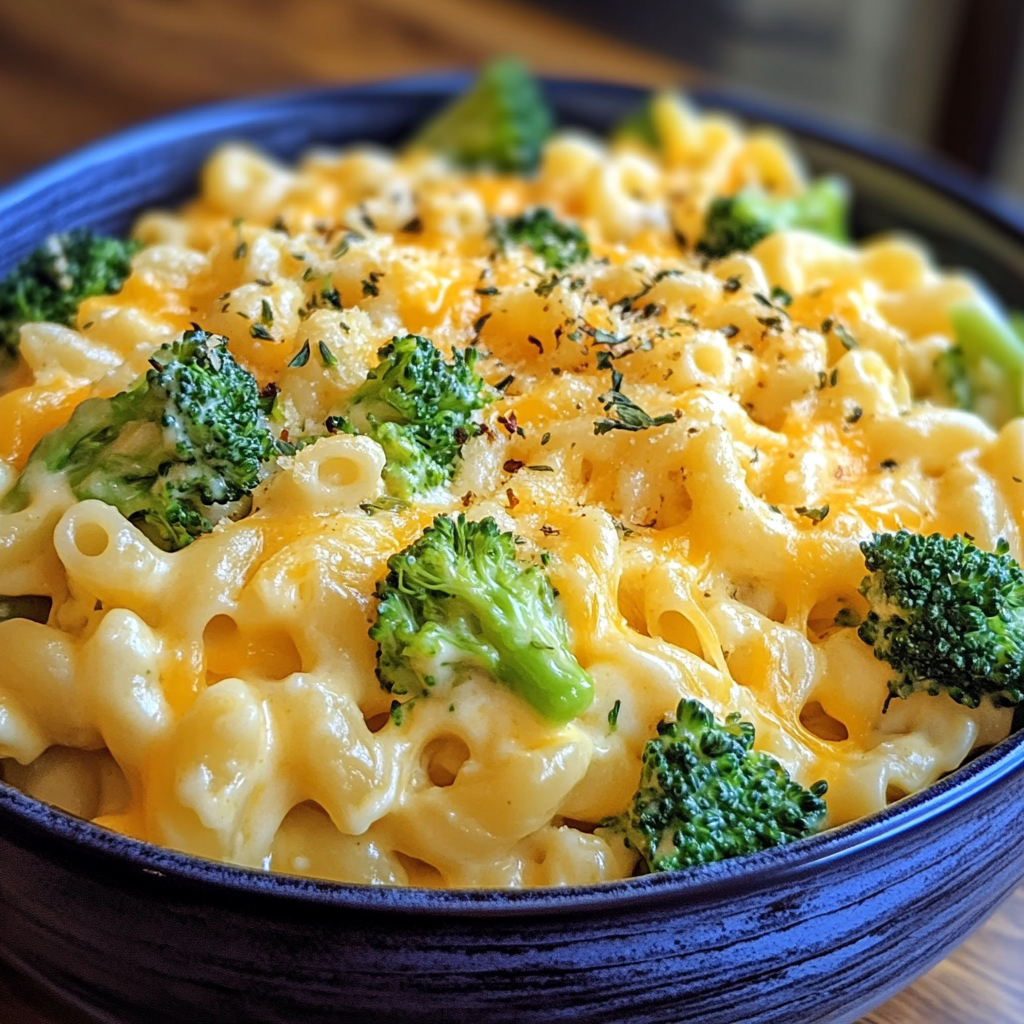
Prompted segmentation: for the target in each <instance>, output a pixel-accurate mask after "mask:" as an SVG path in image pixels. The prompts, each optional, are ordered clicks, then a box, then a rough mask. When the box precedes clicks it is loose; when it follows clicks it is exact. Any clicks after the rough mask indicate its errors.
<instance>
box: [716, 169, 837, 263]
mask: <svg viewBox="0 0 1024 1024" xmlns="http://www.w3.org/2000/svg"><path fill="white" fill-rule="evenodd" d="M848 204H849V190H848V189H847V187H846V183H845V182H844V181H843V180H842V179H840V178H819V179H818V180H817V181H816V182H814V183H813V184H812V185H811V186H810V187H809V188H808V189H807V191H806V192H804V193H803V194H802V195H799V196H793V197H790V198H778V197H775V196H769V195H766V194H765V193H763V192H759V191H755V190H752V189H750V190H745V191H743V192H737V193H736V195H733V196H720V197H719V198H718V199H715V200H714V201H713V202H712V203H711V206H710V208H709V210H708V215H707V220H706V221H705V224H704V235H703V237H702V238H701V239H700V241H699V242H698V243H697V251H698V252H700V253H702V254H703V255H705V256H709V257H711V258H712V259H718V258H720V257H722V256H728V255H729V254H730V253H733V252H737V251H740V252H746V251H747V250H748V249H752V248H753V247H754V246H755V245H757V243H758V242H760V241H761V240H762V239H763V238H767V237H768V236H769V235H772V234H774V233H775V232H776V231H782V230H785V229H787V228H802V229H804V230H805V231H814V232H816V233H817V234H819V235H824V236H825V237H826V238H831V239H833V240H834V241H836V242H846V241H848V239H849V235H848V231H847V227H846V222H847V207H848Z"/></svg>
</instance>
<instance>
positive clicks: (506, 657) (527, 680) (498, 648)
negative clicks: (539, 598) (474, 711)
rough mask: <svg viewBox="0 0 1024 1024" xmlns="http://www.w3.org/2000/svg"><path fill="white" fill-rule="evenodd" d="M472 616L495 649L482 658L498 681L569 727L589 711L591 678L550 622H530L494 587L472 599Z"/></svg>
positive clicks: (481, 652) (544, 714) (481, 650)
mask: <svg viewBox="0 0 1024 1024" xmlns="http://www.w3.org/2000/svg"><path fill="white" fill-rule="evenodd" d="M473 611H474V612H475V614H476V616H477V618H478V619H479V620H480V625H481V628H482V632H483V635H484V636H485V637H486V638H487V645H489V646H490V647H491V648H492V651H490V652H489V651H487V650H486V648H485V647H480V648H478V654H479V656H480V657H481V659H482V660H484V661H485V662H486V664H487V668H488V671H489V672H490V673H491V675H493V676H494V678H495V679H497V680H498V681H499V682H501V683H504V684H505V685H506V686H507V687H508V688H509V689H510V690H511V691H512V692H513V693H515V694H517V695H518V696H519V697H521V698H522V699H523V700H525V701H526V703H527V704H529V705H530V706H531V707H532V708H533V709H534V710H535V711H536V712H537V713H538V714H539V715H541V716H542V717H543V718H546V719H548V720H549V721H552V722H558V723H560V724H562V723H565V722H570V721H572V719H574V718H576V717H577V716H578V715H580V714H582V713H583V712H584V711H586V709H587V708H588V707H590V704H591V702H592V701H593V699H594V684H593V682H591V679H590V676H589V675H587V673H586V672H584V670H583V669H582V668H581V667H580V664H579V662H578V661H576V659H575V658H574V657H573V656H572V654H570V653H569V651H568V650H567V649H566V647H565V640H564V637H559V636H558V635H557V634H556V632H555V630H553V629H551V628H550V626H549V625H548V624H547V623H545V622H541V621H539V620H538V619H537V618H530V619H529V620H528V619H527V617H526V615H524V612H525V611H527V609H526V608H524V607H523V606H521V605H520V604H519V603H518V602H516V601H515V600H513V599H512V598H511V595H508V594H505V593H498V594H496V593H495V592H494V591H493V590H491V589H490V588H487V589H486V591H485V590H484V588H480V590H479V591H478V593H477V594H476V595H475V596H474V599H473Z"/></svg>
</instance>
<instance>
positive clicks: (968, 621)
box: [857, 530, 1024, 708]
mask: <svg viewBox="0 0 1024 1024" xmlns="http://www.w3.org/2000/svg"><path fill="white" fill-rule="evenodd" d="M860 547H861V551H863V552H864V562H865V564H866V566H867V568H868V571H869V572H870V574H871V575H869V576H866V577H865V578H864V581H863V582H862V583H861V585H860V592H861V593H862V594H863V595H864V596H865V597H866V598H867V599H868V604H869V607H870V610H869V612H868V614H867V616H866V618H865V619H864V621H863V622H862V623H861V624H860V626H859V628H858V630H857V633H858V636H860V638H861V640H863V641H864V642H865V643H866V644H870V645H871V646H872V647H873V648H874V651H875V657H876V658H878V659H879V660H880V661H887V662H888V663H889V664H890V665H891V666H892V668H893V671H894V672H895V676H894V678H893V679H892V680H891V681H890V682H889V698H888V700H887V701H886V706H888V703H889V701H890V700H892V698H893V697H909V696H910V695H911V694H912V693H915V692H916V691H918V690H924V691H926V692H927V693H930V694H932V695H938V694H941V693H947V694H949V696H950V697H952V698H953V700H955V701H957V703H959V704H964V705H966V706H967V707H969V708H976V707H977V706H978V705H979V704H980V703H981V702H982V700H983V699H984V698H986V697H988V698H989V699H990V700H991V701H992V703H993V704H994V705H996V707H1008V706H1012V705H1016V704H1019V703H1021V701H1022V700H1024V573H1022V572H1021V568H1020V566H1019V565H1018V564H1017V563H1016V562H1015V561H1014V560H1013V559H1012V558H1011V557H1010V555H1009V554H1008V551H1009V546H1008V545H1007V544H1006V542H1005V541H1002V540H1001V541H1000V542H999V543H998V544H997V545H996V550H995V552H994V553H993V552H990V551H982V550H980V549H979V548H977V547H975V546H974V544H972V543H971V542H970V540H969V539H967V538H964V537H960V536H955V537H951V538H946V537H943V536H942V535H941V534H938V533H934V534H932V535H931V536H930V537H924V536H922V535H921V534H917V533H909V532H908V531H906V530H900V531H899V532H898V533H876V534H875V535H874V536H873V537H872V539H871V540H870V541H864V542H863V543H862V544H861V546H860Z"/></svg>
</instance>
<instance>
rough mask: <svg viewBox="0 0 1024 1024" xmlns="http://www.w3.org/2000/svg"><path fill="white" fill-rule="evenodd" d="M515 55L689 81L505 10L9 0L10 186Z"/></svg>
mask: <svg viewBox="0 0 1024 1024" xmlns="http://www.w3.org/2000/svg"><path fill="white" fill-rule="evenodd" d="M503 53H519V54H521V55H523V56H524V57H527V58H528V59H529V60H530V61H531V62H532V64H533V66H534V67H535V68H537V69H538V70H541V71H544V72H549V73H551V74H557V75H565V76H578V77H589V78H613V79H617V80H621V81H627V82H637V83H641V84H648V85H658V84H666V83H669V82H677V81H683V80H685V79H686V78H687V77H688V72H687V71H686V69H685V68H683V67H681V66H680V65H678V64H675V63H674V62H672V61H670V60H667V59H666V58H664V57H660V56H656V55H652V54H649V53H647V52H646V51H643V50H640V49H638V48H635V47H631V46H627V45H625V44H623V43H619V42H617V41H616V40H614V39H612V38H610V37H608V36H605V35H602V34H600V33H597V32H593V31H590V30H588V29H586V28H584V27H582V26H580V25H577V24H575V23H573V22H569V21H567V20H565V19H562V18H558V17H554V16H549V15H547V14H545V13H543V11H541V10H538V9H534V8H529V7H520V6H519V5H518V4H515V3H508V2H505V0H209V2H206V0H29V2H23V0H0V125H2V126H3V129H2V130H3V138H2V142H0V180H6V179H9V178H11V177H13V176H14V175H16V174H18V173H21V172H23V171H25V170H28V169H29V168H31V167H34V166H36V165H38V164H40V163H42V162H44V161H46V160H49V159H52V158H53V157H55V156H58V155H61V154H63V153H66V152H67V151H68V150H70V149H72V148H74V147H76V146H79V145H81V144H82V143H84V142H87V141H89V140H90V139H94V138H97V137H99V136H101V135H105V134H107V133H108V132H111V131H114V130H116V129H118V128H121V127H124V126H126V125H129V124H132V123H133V122H136V121H140V120H142V119H144V118H148V117H152V116H154V115H157V114H162V113H166V112H168V111H172V110H176V109H179V108H181V107H186V106H191V105H193V104H197V103H204V102H207V101H210V100H216V99H220V98H223V97H231V96H240V95H245V94H251V93H260V92H270V91H273V90H276V89H287V88H294V87H297V86H301V85H305V84H317V83H327V82H339V81H356V80H367V79H376V78H386V77H389V76H394V75H405V74H412V73H415V72H417V71H426V70H436V69H442V68H457V67H467V66H474V65H477V64H479V63H480V62H481V61H483V60H486V59H487V58H488V57H492V56H494V55H496V54H503Z"/></svg>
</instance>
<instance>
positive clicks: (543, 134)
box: [413, 57, 554, 172]
mask: <svg viewBox="0 0 1024 1024" xmlns="http://www.w3.org/2000/svg"><path fill="white" fill-rule="evenodd" d="M553 124H554V119H553V117H552V115H551V110H550V109H549V107H548V105H547V102H546V101H545V99H544V95H543V93H542V92H541V88H540V85H539V84H538V82H537V80H536V79H535V78H534V77H533V75H531V74H530V72H529V70H528V69H527V67H526V65H525V64H523V63H522V62H521V61H519V60H516V59H515V58H512V57H506V58H503V59H501V60H496V61H493V62H492V63H490V64H488V65H487V66H486V67H485V68H484V69H483V71H481V72H480V74H479V76H478V77H477V80H476V81H475V82H474V83H473V85H472V86H471V87H470V89H469V90H468V91H467V92H465V93H463V95H462V96H460V97H459V98H458V99H456V100H454V101H453V102H452V103H450V104H449V105H448V106H446V107H445V108H444V109H443V110H441V112H440V113H439V114H437V115H435V116H434V117H433V118H431V120H430V121H428V122H427V123H426V124H425V125H424V126H423V127H422V128H421V129H420V130H419V132H418V133H417V134H416V136H415V138H414V139H413V142H414V143H418V144H419V145H422V146H425V147H427V148H428V149H433V150H436V151H437V152H438V153H443V154H444V155H445V156H447V157H449V158H450V159H451V160H453V161H454V162H455V163H457V164H459V165H461V166H463V167H471V168H472V167H480V166H487V167H493V168H494V169H495V170H498V171H510V172H529V171H532V170H534V168H536V166H537V163H538V161H539V160H540V151H541V146H542V145H543V144H544V140H545V139H546V138H547V137H548V135H550V134H551V129H552V126H553Z"/></svg>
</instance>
